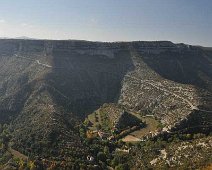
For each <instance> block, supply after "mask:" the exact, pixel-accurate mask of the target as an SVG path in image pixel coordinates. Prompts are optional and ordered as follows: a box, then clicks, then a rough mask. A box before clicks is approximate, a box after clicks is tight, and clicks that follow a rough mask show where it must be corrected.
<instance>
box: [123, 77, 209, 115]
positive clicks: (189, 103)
mask: <svg viewBox="0 0 212 170" xmlns="http://www.w3.org/2000/svg"><path fill="white" fill-rule="evenodd" d="M127 77H129V78H132V79H134V80H137V81H140V82H141V83H146V84H148V85H150V86H152V87H154V88H157V89H158V90H161V91H164V92H166V93H169V94H171V95H173V96H175V97H176V98H179V99H181V100H182V101H183V102H184V103H187V104H188V105H189V106H190V108H191V110H199V111H203V112H208V113H212V111H211V110H203V109H199V108H198V107H197V106H195V105H193V104H192V102H190V101H189V100H187V99H185V98H184V97H181V96H179V95H178V94H176V93H174V92H171V91H169V90H167V89H165V87H160V86H157V85H155V84H153V82H154V81H153V80H140V79H138V78H136V77H132V76H127Z"/></svg>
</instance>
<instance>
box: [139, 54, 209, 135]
mask: <svg viewBox="0 0 212 170" xmlns="http://www.w3.org/2000/svg"><path fill="white" fill-rule="evenodd" d="M143 56H144V59H143V61H144V62H145V63H146V64H147V65H148V66H149V67H150V68H151V69H153V70H154V71H155V72H156V73H158V74H159V75H160V76H162V77H163V78H165V79H168V80H171V81H174V82H177V83H182V84H189V85H194V86H195V87H196V93H197V96H199V100H200V105H199V106H198V108H200V109H203V110H209V111H212V101H211V98H212V96H211V94H212V84H211V82H212V67H211V64H212V63H211V61H212V55H211V53H205V52H204V51H202V50H199V51H194V52H188V51H187V52H183V53H174V52H165V53H161V54H160V55H159V56H158V55H146V56H145V55H143ZM200 89H205V90H207V91H208V92H209V93H208V95H206V96H205V94H204V95H203V91H202V90H200ZM203 96H204V97H203ZM202 97H203V98H202ZM191 115H192V116H190V117H189V120H188V121H187V122H186V123H182V124H181V125H180V126H182V127H181V128H184V129H187V130H188V131H189V132H193V131H196V132H197V131H200V129H201V130H203V132H208V131H210V130H211V129H212V126H211V122H212V120H211V118H212V117H211V113H208V112H204V111H199V110H195V111H193V112H192V114H191ZM200 127H201V128H200Z"/></svg>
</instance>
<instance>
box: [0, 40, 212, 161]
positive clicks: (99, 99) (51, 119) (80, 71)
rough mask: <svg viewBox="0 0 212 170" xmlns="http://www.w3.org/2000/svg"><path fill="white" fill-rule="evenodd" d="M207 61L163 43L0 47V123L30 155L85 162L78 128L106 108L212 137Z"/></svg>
mask: <svg viewBox="0 0 212 170" xmlns="http://www.w3.org/2000/svg"><path fill="white" fill-rule="evenodd" d="M211 58H212V55H211V52H210V50H208V49H207V50H206V49H203V48H200V47H192V46H187V45H184V44H173V43H171V42H168V41H162V42H120V43H101V42H87V41H47V40H0V122H1V123H5V122H7V123H10V124H11V129H13V139H14V141H16V142H15V144H14V147H15V148H16V149H19V150H21V151H23V152H26V153H27V154H29V151H26V148H31V149H32V150H30V152H32V153H33V154H35V155H43V154H46V155H47V156H48V155H57V154H61V153H62V152H65V153H66V154H67V157H68V155H69V156H70V155H72V156H73V157H77V158H81V157H83V156H82V155H81V154H79V153H81V152H79V151H82V150H83V152H84V153H83V155H84V159H86V158H85V155H86V154H87V148H86V147H85V146H83V144H82V143H81V140H80V137H79V134H78V128H77V126H78V125H79V124H80V122H81V121H82V120H83V119H84V118H85V117H86V116H87V115H88V114H89V113H92V112H93V111H94V110H96V109H98V108H99V107H100V106H102V105H103V104H104V103H111V102H113V103H118V104H120V105H122V106H123V107H125V108H127V109H128V110H132V111H136V112H141V113H142V114H153V115H154V116H155V117H156V118H157V119H158V120H160V121H161V122H162V123H163V124H164V126H166V127H165V128H164V130H168V129H169V130H171V129H172V130H185V131H186V130H192V131H197V130H198V131H202V130H204V132H210V131H211V127H212V125H211V122H212V120H211V119H212V117H211V110H212V108H211V106H212V100H211V97H212V95H211V87H212V80H211V77H212V68H211ZM28 136H30V138H29V137H28ZM55 141H58V142H56V143H55ZM46 144H47V145H46ZM55 146H56V148H57V151H55V150H54V149H53V148H55ZM48 147H50V148H52V150H51V151H50V152H47V151H46V150H45V149H46V148H48ZM70 147H72V148H74V149H73V152H71V153H70V152H68V151H67V150H69V151H70V149H69V148H70ZM38 148H42V149H38ZM62 148H63V149H62ZM64 148H65V149H64ZM62 150H63V151H62ZM64 150H65V151H64ZM66 151H67V152H66Z"/></svg>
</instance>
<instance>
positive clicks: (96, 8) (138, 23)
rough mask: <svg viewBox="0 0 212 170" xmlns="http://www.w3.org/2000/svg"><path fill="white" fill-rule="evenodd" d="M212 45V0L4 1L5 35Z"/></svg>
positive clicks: (0, 26)
mask: <svg viewBox="0 0 212 170" xmlns="http://www.w3.org/2000/svg"><path fill="white" fill-rule="evenodd" d="M19 36H28V37H33V38H48V39H86V40H97V41H132V40H171V41H173V42H184V43H189V44H199V45H204V46H212V0H0V37H19Z"/></svg>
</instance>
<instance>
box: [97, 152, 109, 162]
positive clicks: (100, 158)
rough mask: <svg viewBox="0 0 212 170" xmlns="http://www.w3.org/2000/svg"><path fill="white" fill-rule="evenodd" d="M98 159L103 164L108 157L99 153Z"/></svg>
mask: <svg viewBox="0 0 212 170" xmlns="http://www.w3.org/2000/svg"><path fill="white" fill-rule="evenodd" d="M97 159H98V160H100V161H102V162H105V161H106V159H107V157H106V155H105V153H103V152H99V153H98V154H97Z"/></svg>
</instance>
